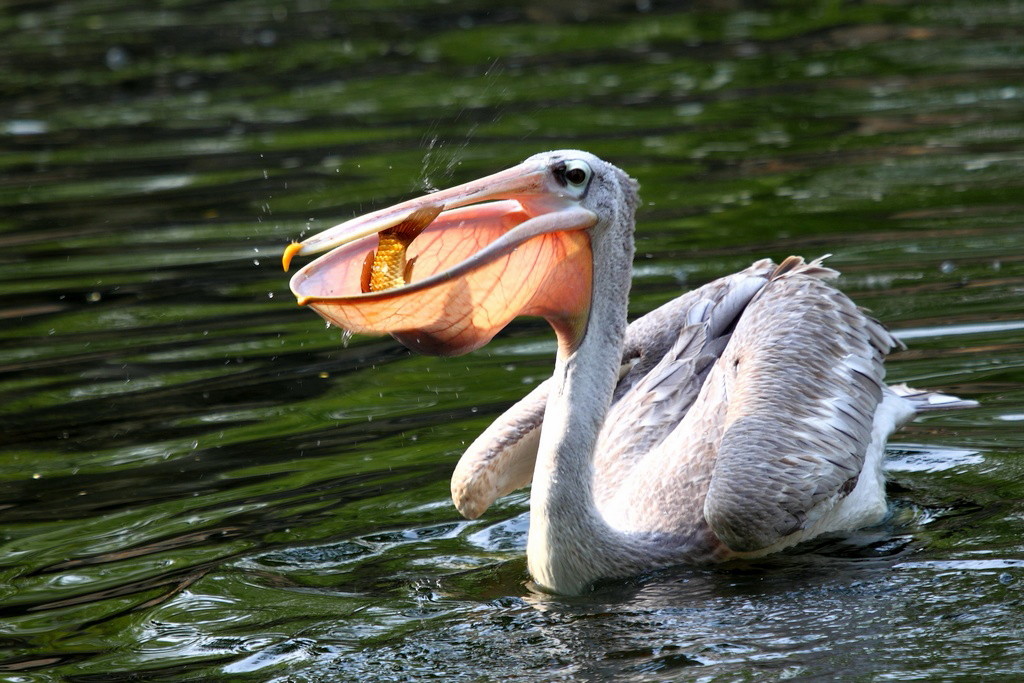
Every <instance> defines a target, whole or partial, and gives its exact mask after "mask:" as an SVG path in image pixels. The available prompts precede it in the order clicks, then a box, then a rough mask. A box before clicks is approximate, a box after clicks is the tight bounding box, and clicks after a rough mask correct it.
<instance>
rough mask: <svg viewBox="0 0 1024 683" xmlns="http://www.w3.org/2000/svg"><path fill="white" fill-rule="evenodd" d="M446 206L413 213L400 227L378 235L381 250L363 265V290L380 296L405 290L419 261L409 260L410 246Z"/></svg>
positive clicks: (395, 226)
mask: <svg viewBox="0 0 1024 683" xmlns="http://www.w3.org/2000/svg"><path fill="white" fill-rule="evenodd" d="M443 208H444V206H425V207H423V208H422V209H417V210H416V211H413V212H412V213H411V214H409V216H408V217H407V218H406V219H405V220H403V221H402V222H401V223H399V224H398V225H394V226H392V227H390V228H388V229H386V230H381V231H380V232H379V233H378V234H377V238H378V240H379V242H378V244H377V249H376V250H375V251H371V252H370V253H369V254H367V255H366V261H365V262H364V263H363V279H362V289H363V291H364V292H380V291H383V290H385V289H392V288H394V287H401V286H402V285H404V284H407V283H408V282H409V279H410V278H411V276H412V266H413V262H414V261H415V260H416V259H415V258H413V259H411V260H406V256H405V254H406V251H407V250H408V249H409V245H410V244H412V241H413V240H414V239H416V238H417V237H418V236H419V234H420V233H421V232H423V230H424V229H425V228H426V227H427V226H428V225H430V224H431V223H433V222H434V219H435V218H437V215H438V214H439V213H441V210H442V209H443Z"/></svg>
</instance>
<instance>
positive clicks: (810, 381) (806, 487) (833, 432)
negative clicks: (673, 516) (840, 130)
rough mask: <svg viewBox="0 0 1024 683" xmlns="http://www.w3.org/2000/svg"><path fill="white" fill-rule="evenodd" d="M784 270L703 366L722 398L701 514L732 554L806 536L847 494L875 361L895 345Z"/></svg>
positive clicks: (856, 469)
mask: <svg viewBox="0 0 1024 683" xmlns="http://www.w3.org/2000/svg"><path fill="white" fill-rule="evenodd" d="M790 258H791V259H792V258H793V257H790ZM788 262H789V259H787V262H784V263H783V264H782V265H781V266H780V268H779V271H780V272H778V274H776V275H775V276H774V277H773V279H772V280H771V282H769V284H768V285H767V286H765V287H764V289H762V290H761V292H759V294H758V295H757V296H756V297H755V298H754V300H753V301H752V302H751V304H750V306H749V307H748V308H747V310H746V311H744V313H743V316H742V317H741V318H740V320H739V322H738V324H737V326H736V330H735V331H734V333H733V336H732V340H731V342H730V344H729V348H728V349H727V351H726V353H725V354H724V355H723V358H722V360H721V361H720V363H719V365H718V366H716V368H715V370H716V372H719V373H720V376H719V377H716V378H714V381H720V382H723V383H724V386H725V391H726V394H727V397H728V398H727V407H726V408H724V410H725V413H724V414H723V415H722V418H723V419H724V424H725V431H724V434H723V436H722V439H721V443H720V445H719V449H718V457H717V462H716V464H715V469H714V473H713V475H712V478H711V484H710V487H709V489H708V493H707V497H706V499H705V502H704V516H705V519H706V520H707V522H708V524H709V525H710V526H711V528H712V530H713V531H714V532H715V534H716V535H717V536H718V537H719V538H720V539H721V540H722V541H724V542H725V543H726V544H727V545H728V546H729V547H730V548H732V549H733V550H736V551H754V550H759V549H762V548H766V547H768V546H771V545H773V544H775V543H777V542H779V541H781V540H783V539H784V538H785V537H786V536H788V535H790V534H792V533H795V532H797V531H799V530H801V529H803V528H806V527H808V526H809V525H810V524H812V523H813V522H814V521H815V519H816V518H817V517H818V516H820V515H821V514H823V513H824V512H825V511H827V509H830V508H831V507H832V505H834V504H835V502H836V501H837V500H838V499H839V498H841V497H842V496H843V495H845V493H847V492H849V490H851V489H852V488H853V486H854V485H855V484H856V481H857V478H858V476H859V474H860V471H861V468H862V467H863V465H864V459H865V455H866V452H867V448H868V445H869V444H870V442H871V432H872V425H873V420H874V414H875V409H876V407H877V406H878V403H879V402H880V401H881V400H882V391H883V387H884V385H883V379H884V370H883V368H882V359H883V357H884V356H885V354H886V353H888V352H889V350H891V349H892V348H894V347H895V346H897V344H898V342H897V341H896V340H895V339H894V338H893V337H892V336H891V335H890V334H889V333H888V332H887V331H886V330H885V328H884V327H882V325H881V324H880V323H878V322H877V321H875V320H873V319H872V318H870V317H868V316H867V315H865V314H864V313H863V312H862V311H861V310H859V309H858V308H857V307H856V306H855V305H854V304H853V303H852V302H851V301H850V300H849V299H848V298H847V297H846V296H845V295H843V294H842V293H841V292H839V291H837V290H836V289H834V288H832V287H831V286H829V285H827V284H826V283H824V282H822V281H821V279H819V278H820V277H821V276H822V274H823V271H824V270H825V269H822V268H820V266H818V264H817V263H814V264H807V265H805V264H803V261H802V259H801V260H799V263H797V264H790V268H788V269H784V266H786V265H787V263H788ZM816 267H817V268H816ZM709 381H711V380H709Z"/></svg>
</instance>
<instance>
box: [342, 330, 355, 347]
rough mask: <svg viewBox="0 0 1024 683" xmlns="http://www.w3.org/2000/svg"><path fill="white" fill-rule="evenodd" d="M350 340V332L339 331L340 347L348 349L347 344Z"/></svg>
mask: <svg viewBox="0 0 1024 683" xmlns="http://www.w3.org/2000/svg"><path fill="white" fill-rule="evenodd" d="M351 340H352V330H342V331H341V345H342V346H343V347H344V348H346V349H347V348H348V343H349V342H350V341H351Z"/></svg>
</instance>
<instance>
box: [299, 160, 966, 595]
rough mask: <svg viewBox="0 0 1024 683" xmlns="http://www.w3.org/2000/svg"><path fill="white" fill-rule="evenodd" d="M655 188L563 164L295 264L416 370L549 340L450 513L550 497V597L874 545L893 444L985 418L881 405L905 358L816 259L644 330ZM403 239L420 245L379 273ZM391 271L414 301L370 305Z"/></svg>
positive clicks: (794, 262) (388, 293) (322, 296)
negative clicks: (404, 350) (801, 550)
mask: <svg viewBox="0 0 1024 683" xmlns="http://www.w3.org/2000/svg"><path fill="white" fill-rule="evenodd" d="M638 187H639V185H638V183H637V182H636V181H635V180H633V179H632V178H630V177H629V176H628V175H627V174H626V173H625V172H623V171H622V170H620V169H619V168H617V167H615V166H613V165H612V164H610V163H608V162H606V161H603V160H601V159H599V158H598V157H596V156H594V155H592V154H589V153H587V152H582V151H576V150H563V151H555V152H546V153H542V154H537V155H534V156H532V157H530V158H529V159H527V160H526V161H524V162H523V163H521V164H519V165H517V166H515V167H513V168H510V169H508V170H505V171H502V172H500V173H496V174H494V175H491V176H487V177H485V178H481V179H479V180H475V181H472V182H469V183H466V184H463V185H459V186H457V187H453V188H450V189H447V190H442V191H438V192H434V193H432V194H428V195H425V196H423V197H419V198H416V199H412V200H409V201H406V202H403V203H400V204H396V205H394V206H391V207H389V208H385V209H381V210H378V211H374V212H372V213H369V214H366V215H364V216H361V217H358V218H354V219H352V220H349V221H346V222H344V223H341V224H340V225H337V226H335V227H333V228H330V229H328V230H326V231H324V232H321V233H319V234H317V235H315V236H313V237H310V238H308V239H306V240H305V241H303V242H300V243H295V244H292V245H290V246H289V247H288V248H287V249H286V250H285V255H284V258H283V262H284V267H285V270H287V269H288V267H289V264H290V262H291V260H292V258H293V257H295V256H296V255H306V254H313V253H318V252H322V251H328V250H329V251H328V253H326V254H324V255H322V256H320V257H319V258H318V259H316V260H314V261H312V262H310V263H308V264H307V265H306V266H305V267H303V268H302V269H301V270H299V271H298V272H297V273H296V274H295V275H294V277H293V278H292V280H291V283H290V285H291V289H292V291H293V293H294V294H295V295H296V297H297V299H298V301H299V303H300V304H303V305H308V306H310V307H312V308H313V309H314V310H315V311H316V312H317V313H319V314H320V315H321V316H322V317H324V318H325V319H326V320H328V321H330V322H332V323H334V324H337V325H339V326H341V327H343V328H344V329H346V330H349V331H351V332H355V333H364V334H391V335H393V336H394V337H395V338H396V339H398V340H399V341H400V342H401V343H403V344H404V345H406V346H407V347H409V348H411V349H413V350H416V351H420V352H425V353H430V354H436V355H454V354H462V353H468V352H470V351H472V350H474V349H477V348H479V347H481V346H483V345H484V344H486V343H487V342H489V341H490V340H491V339H492V338H493V337H494V335H495V334H497V333H498V331H500V330H501V329H502V328H503V327H505V326H506V325H507V324H508V323H509V322H510V321H511V320H512V318H514V317H515V316H517V315H533V316H542V317H544V318H545V319H546V320H547V321H548V322H549V323H550V325H551V327H552V328H553V329H554V332H555V335H556V338H557V342H558V348H557V355H556V358H555V368H554V373H553V375H552V377H551V378H550V379H548V380H547V381H545V382H544V383H542V384H540V385H538V386H537V387H536V388H535V389H534V390H533V391H532V392H531V393H530V394H529V395H527V396H526V397H525V398H524V399H522V400H521V401H520V402H519V403H517V404H515V405H514V406H512V407H511V408H510V409H509V410H508V411H506V412H505V414H503V415H502V416H501V417H500V418H498V419H497V420H496V421H495V422H494V423H493V424H492V425H491V426H490V427H489V428H488V429H487V430H486V431H484V433H483V434H481V436H480V437H479V438H477V440H476V441H475V442H474V443H473V444H472V445H471V446H470V448H469V449H468V450H467V451H466V453H465V454H464V455H463V457H462V459H461V460H460V461H459V463H458V466H457V467H456V469H455V473H454V475H453V477H452V497H453V500H454V502H455V505H456V507H457V508H458V509H459V511H460V512H461V513H462V514H463V515H464V516H466V517H468V518H475V517H478V516H479V515H481V514H482V513H483V512H484V511H485V510H486V509H487V508H488V506H490V505H491V503H493V502H494V501H495V500H496V499H497V498H499V497H500V496H503V495H505V494H507V493H509V492H510V491H513V490H515V489H517V488H521V487H523V486H526V485H528V484H531V483H532V490H531V493H530V528H529V534H528V540H527V565H528V568H529V571H530V574H531V576H532V577H533V579H534V581H535V582H536V584H537V585H538V586H539V587H541V588H542V589H543V590H546V591H549V592H553V593H560V594H577V593H580V592H583V591H586V590H588V588H589V587H591V586H592V584H593V583H594V582H595V581H597V580H599V579H610V578H620V577H628V576H632V575H635V574H638V573H641V572H644V571H646V570H650V569H653V568H658V567H665V566H669V565H675V564H697V563H712V562H720V561H724V560H729V559H732V558H751V557H759V556H762V555H766V554H768V553H772V552H775V551H778V550H781V549H783V548H787V547H789V546H792V545H794V544H796V543H799V542H801V541H804V540H807V539H810V538H813V537H815V536H818V535H820V534H824V533H829V532H838V531H848V530H853V529H857V528H860V527H863V526H868V525H872V524H876V523H878V522H879V521H881V520H882V518H883V517H884V516H885V514H886V510H887V507H886V500H885V486H884V477H883V471H882V460H883V452H884V446H885V441H886V439H887V438H888V436H889V435H890V434H891V433H892V432H893V431H894V430H895V429H896V427H897V426H898V425H900V424H902V423H904V422H906V421H907V420H909V419H910V418H911V417H912V416H913V415H914V414H915V413H916V412H918V411H921V410H925V409H930V408H937V407H942V408H946V407H963V406H967V405H971V404H972V402H970V401H961V400H959V399H957V398H955V397H951V396H944V395H942V394H936V393H931V392H924V391H916V390H914V389H911V388H909V387H907V386H906V385H900V386H891V387H890V386H886V384H885V383H884V377H885V372H884V369H883V367H882V362H883V358H884V356H885V355H886V354H887V353H888V352H889V351H890V350H892V349H893V348H895V347H897V346H899V342H898V341H897V340H896V339H895V338H894V337H893V336H892V335H891V334H890V333H889V332H888V331H887V330H886V329H885V328H884V327H883V326H882V325H881V324H880V323H879V322H877V321H876V320H874V319H872V318H871V317H869V316H868V315H866V314H865V313H864V312H863V311H861V310H860V309H859V308H857V306H856V305H854V304H853V302H852V301H850V299H849V298H847V297H846V296H845V295H844V294H842V293H841V292H839V291H838V290H837V289H835V288H834V287H832V286H831V285H830V284H829V283H828V281H829V280H830V279H832V278H833V277H835V276H836V275H837V273H836V271H834V270H832V269H831V268H828V267H826V266H825V265H824V264H823V263H822V262H821V260H815V261H810V262H807V261H805V260H804V259H802V258H798V257H792V256H791V257H789V258H787V259H785V260H783V261H782V262H781V263H779V264H775V263H773V262H771V261H769V260H761V261H758V262H756V263H754V264H753V265H751V266H750V267H749V268H747V269H746V270H743V271H741V272H739V273H736V274H734V275H730V276H728V277H725V278H722V279H720V280H716V281H714V282H711V283H709V284H707V285H705V286H703V287H700V288H699V289H696V290H694V291H691V292H689V293H687V294H685V295H683V296H681V297H679V298H678V299H675V300H674V301H671V302H669V303H667V304H665V305H663V306H661V307H660V308H658V309H656V310H654V311H653V312H651V313H649V314H647V315H645V316H643V317H642V318H640V319H638V320H636V321H635V322H633V323H632V324H631V325H627V321H626V317H627V304H628V299H629V289H630V280H631V263H632V258H633V249H634V247H633V231H634V224H635V213H636V208H637V205H638ZM385 236H387V237H388V239H389V240H391V238H393V237H394V236H399V237H402V246H401V247H395V249H396V250H397V251H396V252H392V251H387V253H385V251H386V249H385ZM388 244H389V245H390V244H391V242H390V241H389V242H388ZM387 249H388V250H390V249H392V247H391V246H389V247H387ZM396 254H397V255H396ZM396 264H397V265H396ZM382 266H395V267H394V268H392V271H393V273H398V275H397V278H398V279H397V280H393V281H391V282H390V283H385V284H383V285H382V284H377V285H373V284H372V283H371V281H370V273H371V271H372V272H373V274H374V275H373V277H374V278H376V277H377V271H378V270H380V267H382Z"/></svg>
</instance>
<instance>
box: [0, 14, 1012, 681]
mask: <svg viewBox="0 0 1024 683" xmlns="http://www.w3.org/2000/svg"><path fill="white" fill-rule="evenodd" d="M561 147H578V148H583V149H587V150H589V151H592V152H594V153H596V154H598V155H601V156H603V157H606V158H608V159H609V160H611V161H613V162H615V163H616V164H618V165H620V166H621V167H623V168H625V169H627V170H629V171H630V172H631V173H632V174H633V175H634V176H635V177H637V178H638V179H639V180H640V181H641V183H642V186H643V197H644V200H645V204H644V206H643V208H642V211H641V214H640V217H639V220H640V227H639V233H638V236H637V239H638V252H637V259H636V263H635V264H634V268H635V278H634V294H633V313H634V314H635V315H639V314H641V313H643V312H645V311H648V310H650V309H651V308H653V307H654V306H656V305H658V304H660V303H662V302H664V301H666V300H668V299H670V298H672V297H674V296H676V295H677V294H678V293H679V292H681V291H683V290H685V289H687V288H689V287H692V286H696V285H699V284H701V283H704V282H706V281H708V280H709V279H712V278H714V277H716V276H719V275H722V274H725V273H728V272H732V271H734V270H737V269H739V268H741V267H744V266H746V265H747V264H749V263H750V262H751V261H753V260H755V259H756V258H759V257H762V256H773V257H776V258H778V257H782V256H785V255H787V254H790V253H798V254H802V255H805V256H808V257H813V256H818V255H820V254H823V253H832V254H834V257H833V258H832V260H831V262H830V263H831V264H832V265H833V266H834V267H837V268H839V269H840V270H842V271H843V273H844V277H843V279H842V282H841V286H842V287H843V288H844V289H845V290H846V291H848V292H850V293H851V294H852V295H853V296H854V298H855V299H856V300H857V301H858V302H859V303H861V304H862V305H865V306H867V307H869V308H871V309H872V310H873V312H874V313H875V315H877V316H878V317H879V318H881V319H882V320H884V321H886V322H888V323H889V324H890V325H891V327H892V328H893V329H894V330H895V331H896V332H897V334H898V335H900V336H902V337H903V338H904V339H905V340H906V342H907V343H908V345H909V349H908V350H907V351H904V352H900V353H897V354H895V355H894V356H893V357H892V359H891V363H890V366H889V367H890V370H889V372H890V378H891V379H892V380H894V381H908V382H911V383H914V384H917V385H921V386H927V387H932V388H937V389H942V390H947V391H952V392H955V393H957V394H960V395H962V396H965V397H970V398H974V399H977V400H979V401H980V402H981V403H982V407H980V408H979V409H977V410H974V411H970V412H959V413H955V414H946V415H942V414H938V415H931V416H929V417H927V418H926V419H923V420H920V421H918V422H916V423H915V424H913V425H911V426H910V427H909V428H907V429H906V430H905V431H903V432H902V433H901V434H899V435H897V437H896V438H895V439H894V440H893V442H892V445H891V449H890V456H891V457H890V466H891V482H892V484H891V490H890V492H891V497H892V516H891V518H890V519H889V520H888V521H887V522H886V523H885V524H883V525H882V526H880V527H878V528H874V529H868V530H864V531H862V532H858V533H855V534H850V535H848V536H844V537H842V538H836V539H826V540H824V541H822V542H820V543H816V544H814V545H813V546H811V547H804V548H801V549H800V552H795V553H790V554H787V555H785V556H783V557H779V558H775V559H772V560H770V561H766V562H763V563H759V564H757V565H752V566H739V567H736V566H733V567H725V568H713V569H693V568H678V569H672V570H668V571H662V572H658V573H653V574H651V575H649V576H644V577H639V578H637V579H636V580H633V581H629V582H620V583H615V584H611V585H608V586H603V587H601V588H600V589H599V590H597V591H596V592H595V593H593V594H591V595H588V596H585V597H580V598H573V599H559V598H551V597H548V596H544V595H542V594H539V593H536V592H534V591H533V590H532V589H531V587H530V586H529V585H528V583H527V577H526V572H525V561H524V558H523V555H524V546H525V531H526V527H527V505H528V494H526V493H525V492H523V493H519V494H516V495H513V496H511V497H509V498H507V499H505V500H503V501H502V502H501V503H500V504H499V505H497V506H496V508H494V509H493V510H491V511H490V512H488V513H487V514H486V515H485V516H484V518H483V519H481V520H477V521H473V522H467V521H464V520H462V519H461V518H460V517H459V516H458V514H457V513H456V511H455V510H454V508H453V507H452V506H451V504H450V502H449V501H448V490H447V489H448V477H449V475H450V473H451V470H452V468H453V467H454V464H455V462H456V460H457V458H458V456H459V454H460V453H461V449H462V448H463V447H464V446H465V445H466V444H468V443H469V442H470V441H471V440H472V439H473V438H474V437H475V435H476V434H477V433H478V432H479V431H480V430H481V429H483V428H484V426H486V425H487V424H488V422H489V420H491V419H492V418H493V417H494V416H495V415H496V414H497V413H498V412H500V411H501V410H503V409H504V407H506V406H507V405H508V404H509V403H510V402H512V401H514V400H515V399H516V398H518V397H519V396H521V395H522V394H524V393H526V391H527V390H528V389H529V388H530V387H531V386H533V385H534V384H535V383H536V382H538V381H540V380H541V379H543V378H544V377H546V376H547V374H548V373H549V372H550V366H551V356H552V352H553V348H554V345H553V341H552V335H551V333H550V332H549V331H548V330H547V329H546V328H545V327H544V325H543V324H542V323H540V322H538V321H530V320H526V321H520V322H519V323H516V324H515V325H514V326H513V327H512V328H510V329H509V330H508V331H507V332H506V333H505V334H503V335H502V336H501V337H499V339H498V340H497V341H496V342H495V343H494V344H492V345H491V346H489V347H487V348H486V349H485V350H483V351H481V352H478V353H476V354H474V355H471V356H468V357H464V358H459V359H447V360H444V359H434V358H422V357H414V356H411V355H409V354H408V353H407V352H406V351H404V350H403V349H402V348H400V347H398V346H397V345H396V344H395V343H393V342H391V341H389V340H378V339H366V338H358V337H357V338H354V339H353V340H352V341H351V343H349V344H348V345H347V346H344V345H343V344H342V343H341V335H340V333H339V331H337V330H335V329H331V330H325V329H324V326H323V324H322V323H321V322H319V319H318V318H317V317H316V316H315V315H313V314H312V313H311V312H309V311H307V310H304V309H299V308H297V307H296V306H295V304H294V300H293V299H292V298H291V297H290V295H289V293H288V290H287V276H285V275H284V274H283V273H282V272H281V271H280V265H279V255H280V250H281V248H282V247H283V246H284V245H285V244H286V243H287V242H288V241H290V240H291V239H294V238H296V237H298V236H299V235H302V234H310V233H311V232H312V231H315V230H318V229H321V228H324V227H327V226H329V225H332V224H333V223H335V222H337V221H338V220H340V219H344V218H347V217H350V216H352V215H355V214H357V213H360V212H363V211H366V210H369V209H371V208H375V207H379V206H383V205H386V204H389V203H392V202H394V201H398V200H400V199H403V198H406V197H409V196H412V195H415V194H418V193H421V192H422V191H424V190H425V189H429V188H434V187H442V186H446V185H449V184H452V183H456V182H462V181H465V180H468V179H471V178H474V177H477V176H480V175H483V174H485V173H489V172H493V171H495V170H498V169H500V168H503V167H506V166H508V165H510V164H512V163H514V162H517V161H519V160H520V159H522V158H524V157H526V156H528V155H529V154H532V153H534V152H537V151H542V150H545V149H550V148H561ZM0 150H2V152H0V286H2V289H0V320H2V322H0V382H2V384H0V396H2V399H0V401H2V403H0V406H2V407H0V411H2V412H0V428H2V435H0V675H2V676H3V677H4V679H3V680H9V681H50V680H55V679H58V680H59V679H63V680H69V681H100V680H103V681H108V680H113V681H118V680H124V681H128V680H132V681H164V680H167V681H171V680H232V681H234V680H277V681H328V680H406V679H425V678H437V679H441V680H473V681H476V680H491V679H505V680H523V681H533V680H537V681H547V680H556V679H575V680H606V679H611V678H615V679H617V680H638V681H639V680H664V679H675V678H679V679H694V680H721V681H732V680H754V679H758V680H760V679H762V678H767V679H780V678H798V679H799V678H815V677H820V678H831V677H841V678H843V679H846V680H886V679H896V680H909V679H912V678H917V679H924V680H950V679H958V678H962V679H964V680H978V678H979V677H984V676H998V677H1000V678H1001V679H1003V680H1008V679H1012V678H1015V677H1016V676H1019V675H1024V663H1022V662H1024V644H1022V641H1024V542H1022V538H1024V434H1022V427H1024V6H1022V5H1021V4H1020V3H1019V2H1013V1H1009V0H1006V1H991V2H990V1H985V0H959V1H952V2H928V3H911V2H899V1H887V2H877V3H874V2H856V3H851V2H838V1H819V2H795V1H793V2H775V3H753V2H740V1H739V0H734V1H729V0H719V1H715V2H694V3H686V4H685V5H683V6H682V7H679V8H674V7H671V6H669V5H668V3H660V2H653V3H649V2H637V3H635V4H634V3H629V2H623V3H616V2H603V3H602V2H592V3H583V2H578V3H577V2H568V3H542V2H529V3H526V4H525V5H524V6H522V7H508V8H504V9H491V3H485V2H482V1H480V0H475V1H470V0H450V1H448V2H422V1H421V2H401V3H399V2H349V3H342V2H335V3H330V2H324V1H320V0H300V1H297V2H293V3H272V2H266V1H264V0H249V1H246V2H206V3H198V2H186V1H184V0H177V1H172V2H165V3H160V4H159V7H156V4H155V3H148V2H140V1H138V0H135V1H133V2H116V3H115V2H113V1H111V0H81V1H79V2H63V3H54V2H45V1H32V0H15V1H14V2H9V3H6V5H5V7H4V9H2V10H0Z"/></svg>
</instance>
